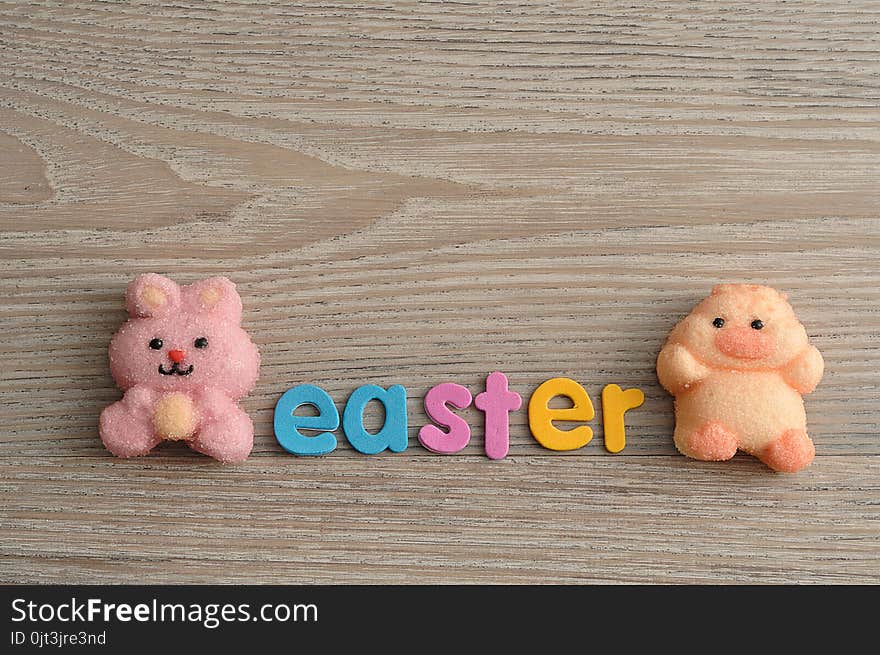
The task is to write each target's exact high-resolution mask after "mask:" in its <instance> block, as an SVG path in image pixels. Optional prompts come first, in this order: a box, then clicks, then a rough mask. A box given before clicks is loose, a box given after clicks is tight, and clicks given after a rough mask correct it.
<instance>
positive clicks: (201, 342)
mask: <svg viewBox="0 0 880 655" xmlns="http://www.w3.org/2000/svg"><path fill="white" fill-rule="evenodd" d="M193 345H194V346H195V347H196V348H207V347H208V339H207V338H206V337H199V338H198V339H196V340H195V341H193Z"/></svg>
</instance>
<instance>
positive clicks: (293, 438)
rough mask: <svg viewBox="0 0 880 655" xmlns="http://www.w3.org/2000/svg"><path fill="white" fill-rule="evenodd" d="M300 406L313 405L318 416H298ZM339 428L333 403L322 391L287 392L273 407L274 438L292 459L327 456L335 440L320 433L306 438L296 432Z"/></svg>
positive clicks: (313, 388)
mask: <svg viewBox="0 0 880 655" xmlns="http://www.w3.org/2000/svg"><path fill="white" fill-rule="evenodd" d="M300 405H314V406H315V408H316V409H317V410H318V415H317V416H297V415H296V414H294V412H295V411H296V410H297V408H298V407H299V406H300ZM338 427H339V412H338V411H336V405H334V404H333V399H332V398H331V397H330V396H329V395H327V392H326V391H324V390H323V389H322V388H321V387H316V386H315V385H313V384H300V385H299V386H296V387H294V388H293V389H288V390H287V391H285V392H284V395H282V396H281V398H279V399H278V403H277V404H276V405H275V438H276V439H278V443H280V444H281V447H282V448H284V450H286V451H287V452H289V453H293V454H294V455H326V454H327V453H329V452H332V451H333V450H334V449H335V448H336V436H335V435H334V434H333V433H332V432H322V433H321V434H316V435H315V436H313V437H307V436H306V435H304V434H302V433H301V432H300V431H299V428H309V429H312V430H335V429H336V428H338Z"/></svg>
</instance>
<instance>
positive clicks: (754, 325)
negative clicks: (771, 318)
mask: <svg viewBox="0 0 880 655" xmlns="http://www.w3.org/2000/svg"><path fill="white" fill-rule="evenodd" d="M762 327H764V321H762V320H761V319H760V318H756V319H755V320H754V321H752V329H753V330H760V329H761V328H762Z"/></svg>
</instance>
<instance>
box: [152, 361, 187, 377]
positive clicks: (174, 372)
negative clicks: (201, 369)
mask: <svg viewBox="0 0 880 655" xmlns="http://www.w3.org/2000/svg"><path fill="white" fill-rule="evenodd" d="M192 372H193V365H192V364H190V365H189V368H187V369H184V370H181V369H180V368H178V366H177V362H174V363H173V364H172V365H171V368H170V369H168V370H166V369H165V368H164V367H163V366H162V365H161V364H159V373H161V374H162V375H189V374H190V373H192Z"/></svg>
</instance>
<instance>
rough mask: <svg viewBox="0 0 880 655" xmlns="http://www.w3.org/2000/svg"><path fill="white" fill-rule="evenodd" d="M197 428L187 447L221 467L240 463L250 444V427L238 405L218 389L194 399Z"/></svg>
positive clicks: (247, 418) (246, 454)
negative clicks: (196, 412) (221, 465)
mask: <svg viewBox="0 0 880 655" xmlns="http://www.w3.org/2000/svg"><path fill="white" fill-rule="evenodd" d="M195 402H196V406H197V408H198V412H199V417H200V425H199V430H198V433H197V434H196V436H195V438H194V439H193V440H192V441H190V442H189V445H190V448H192V449H193V450H195V451H198V452H200V453H203V454H205V455H208V456H210V457H213V458H214V459H216V460H219V461H220V462H222V463H224V464H229V463H233V462H243V461H244V460H245V459H247V457H248V455H250V453H251V449H252V448H253V444H254V424H253V423H252V422H251V419H250V417H249V416H248V415H247V414H246V413H245V412H244V410H242V409H241V407H239V406H238V404H237V403H236V402H235V401H234V400H233V399H232V398H230V397H229V396H227V395H226V394H225V393H223V392H222V391H220V390H218V389H206V390H204V391H202V392H201V393H199V394H198V396H196V398H195Z"/></svg>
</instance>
